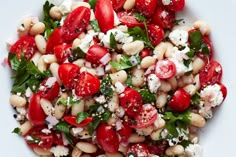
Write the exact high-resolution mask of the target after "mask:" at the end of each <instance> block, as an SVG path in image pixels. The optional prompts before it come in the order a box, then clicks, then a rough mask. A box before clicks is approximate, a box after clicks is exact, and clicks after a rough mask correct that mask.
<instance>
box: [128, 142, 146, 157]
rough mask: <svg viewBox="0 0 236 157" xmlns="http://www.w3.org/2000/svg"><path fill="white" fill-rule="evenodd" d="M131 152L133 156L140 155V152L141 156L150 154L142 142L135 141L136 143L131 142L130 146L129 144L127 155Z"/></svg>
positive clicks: (144, 156)
mask: <svg viewBox="0 0 236 157" xmlns="http://www.w3.org/2000/svg"><path fill="white" fill-rule="evenodd" d="M131 154H132V155H133V156H137V157H138V156H140V154H142V155H141V156H142V157H149V156H150V153H149V151H148V148H147V146H146V145H145V144H143V143H137V144H133V145H132V146H130V147H129V149H128V151H127V156H129V155H131ZM141 156H140V157H141Z"/></svg>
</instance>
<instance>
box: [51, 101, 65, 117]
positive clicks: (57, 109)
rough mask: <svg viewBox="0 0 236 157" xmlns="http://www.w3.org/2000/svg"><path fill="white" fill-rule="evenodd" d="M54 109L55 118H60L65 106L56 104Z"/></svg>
mask: <svg viewBox="0 0 236 157" xmlns="http://www.w3.org/2000/svg"><path fill="white" fill-rule="evenodd" d="M54 109H55V111H54V112H55V113H54V114H55V115H54V117H56V118H57V119H61V118H62V117H63V116H64V114H65V112H66V106H64V105H60V104H56V105H55V107H54Z"/></svg>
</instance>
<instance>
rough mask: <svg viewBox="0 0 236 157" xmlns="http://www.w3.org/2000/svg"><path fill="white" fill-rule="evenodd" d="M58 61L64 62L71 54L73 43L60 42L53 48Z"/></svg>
mask: <svg viewBox="0 0 236 157" xmlns="http://www.w3.org/2000/svg"><path fill="white" fill-rule="evenodd" d="M53 53H54V54H55V56H56V58H57V61H58V63H63V62H65V60H66V59H67V58H68V57H69V56H70V54H71V44H66V43H63V44H60V45H57V46H55V47H54V48H53Z"/></svg>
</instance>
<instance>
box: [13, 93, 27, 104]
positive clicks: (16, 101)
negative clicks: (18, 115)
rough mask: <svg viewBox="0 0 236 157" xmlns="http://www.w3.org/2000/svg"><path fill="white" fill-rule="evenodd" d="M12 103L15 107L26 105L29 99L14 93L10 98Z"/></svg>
mask: <svg viewBox="0 0 236 157" xmlns="http://www.w3.org/2000/svg"><path fill="white" fill-rule="evenodd" d="M9 101H10V104H11V105H12V106H14V107H25V105H26V103H27V101H26V98H25V97H21V96H19V95H16V94H13V95H11V96H10V98H9Z"/></svg>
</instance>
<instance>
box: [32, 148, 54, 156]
mask: <svg viewBox="0 0 236 157" xmlns="http://www.w3.org/2000/svg"><path fill="white" fill-rule="evenodd" d="M33 150H34V152H35V153H36V154H37V155H43V156H48V155H52V152H50V150H48V149H43V148H33Z"/></svg>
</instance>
